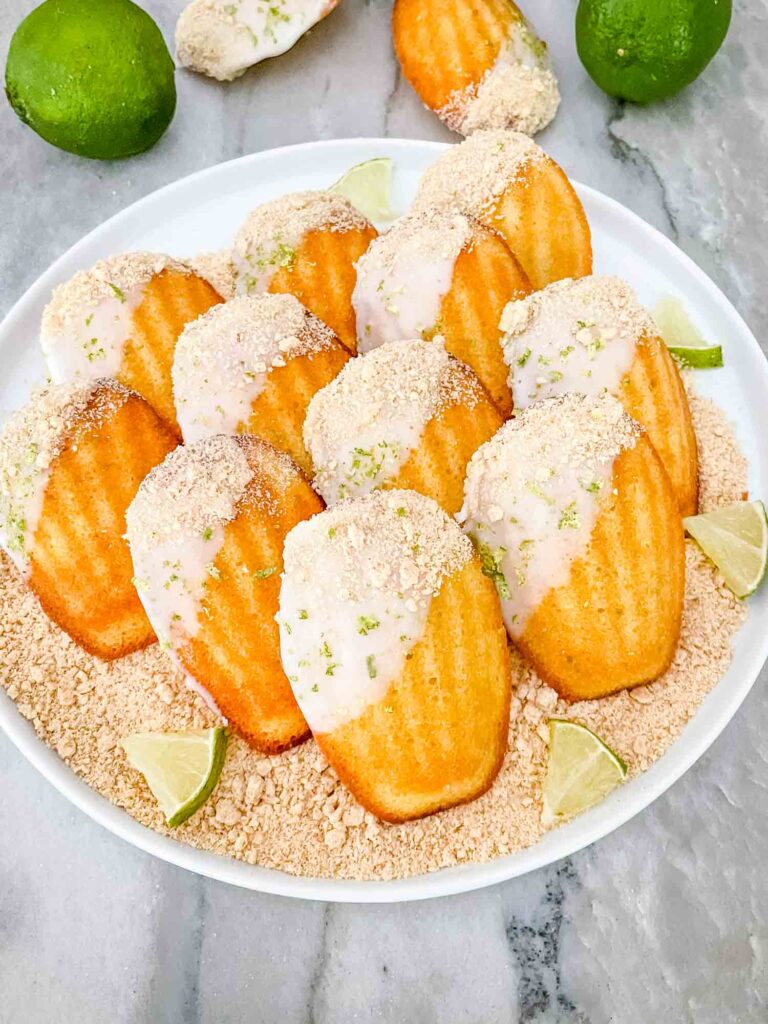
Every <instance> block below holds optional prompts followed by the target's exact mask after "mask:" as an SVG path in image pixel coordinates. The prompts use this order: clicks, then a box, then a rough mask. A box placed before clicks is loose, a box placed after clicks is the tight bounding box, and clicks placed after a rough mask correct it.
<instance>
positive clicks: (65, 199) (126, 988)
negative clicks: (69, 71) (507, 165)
mask: <svg viewBox="0 0 768 1024" xmlns="http://www.w3.org/2000/svg"><path fill="white" fill-rule="evenodd" d="M144 5H145V6H146V7H147V9H149V10H150V11H151V13H152V14H153V15H154V16H155V17H156V18H157V19H158V21H159V22H160V24H161V26H162V27H163V29H164V31H165V32H166V35H167V37H170V36H171V35H172V31H173V24H174V21H175V17H176V14H177V12H178V10H179V9H180V7H181V0H144ZM31 6H32V3H31V0H5V3H4V4H3V5H2V6H1V7H0V39H2V46H0V51H2V52H5V49H6V46H7V41H8V39H9V38H10V34H11V32H12V30H13V28H14V27H15V25H16V23H17V22H18V20H19V19H20V17H21V16H22V15H23V14H24V13H26V12H27V10H29V9H30V7H31ZM390 6H391V5H390V2H389V0H344V3H343V4H342V6H341V8H340V9H339V10H338V11H337V12H336V13H335V14H334V15H333V16H332V17H331V18H329V19H328V20H327V21H326V22H324V23H323V24H321V25H320V26H318V27H317V28H316V29H315V30H314V31H313V32H312V33H311V34H310V35H309V36H308V37H307V38H305V39H304V40H303V41H302V42H301V43H300V44H299V45H298V46H297V47H296V48H295V50H294V51H292V52H291V53H290V54H288V55H286V56H285V57H283V58H279V59H277V60H275V61H272V62H271V63H269V64H267V65H262V66H261V67H260V68H258V69H256V70H255V71H253V72H252V73H250V74H248V75H247V76H246V77H245V78H243V79H242V80H240V81H239V82H236V83H234V84H232V85H229V86H222V85H217V84H214V83H211V82H208V81H204V80H201V79H199V78H196V77H194V76H192V75H189V74H186V73H180V74H179V110H178V114H177V117H176V120H175V122H174V124H173V126H172V128H171V130H170V132H169V133H168V134H167V136H166V137H165V138H164V139H163V140H162V141H161V142H160V144H159V145H158V146H157V147H156V148H155V149H154V150H153V151H151V152H150V153H148V154H145V155H144V156H142V157H139V158H136V159H134V160H131V161H126V162H122V163H116V164H97V163H88V162H84V161H81V160H78V159H77V158H75V157H71V156H68V155H67V154H64V153H60V152H58V151H57V150H55V149H52V148H50V147H48V146H46V145H45V144H44V143H42V142H40V141H39V140H38V139H37V138H36V137H35V136H34V135H33V134H32V133H31V132H29V131H27V130H24V129H23V128H22V127H21V126H20V125H19V123H18V122H17V120H16V118H15V117H14V116H13V114H12V113H11V112H10V110H9V109H8V108H7V106H6V105H5V104H0V171H1V172H2V177H1V178H0V180H1V181H2V185H1V186H0V191H1V193H2V197H3V200H4V201H3V204H2V220H0V235H1V237H2V245H1V246H0V312H4V311H6V310H7V309H8V308H9V307H10V305H11V304H12V302H13V301H14V300H15V299H16V298H17V297H18V296H19V295H20V294H21V292H22V291H23V290H24V288H26V287H27V286H28V285H29V284H31V283H32V281H33V280H34V279H35V278H36V277H37V275H38V274H39V273H40V272H41V271H42V270H44V269H45V267H46V266H47V265H48V264H49V263H50V262H51V260H52V259H54V258H55V257H56V256H58V255H59V254H60V253H61V252H62V251H63V250H64V249H65V248H66V247H68V246H69V245H71V244H72V243H73V242H75V241H76V240H77V239H78V238H79V237H80V236H81V235H82V234H83V233H84V232H86V231H88V230H90V229H91V228H93V227H94V226H96V225H97V224H98V223H100V222H101V221H102V220H103V219H105V218H106V217H108V216H110V215H111V214H112V213H114V212H116V211H117V210H119V209H121V208H122V207H124V206H126V205H127V204H129V203H131V202H133V201H134V200H135V199H137V198H139V197H140V196H142V195H145V194H146V193H148V192H150V191H152V190H153V189H155V188H157V187H159V186H161V185H164V184H166V183H167V182H169V181H172V180H174V179H175V178H177V177H180V176H182V175H184V174H188V173H190V172H192V171H194V170H197V169H199V168H202V167H207V166H209V165H211V164H214V163H217V162H219V161H221V160H226V159H229V158H231V157H235V156H239V155H241V154H243V153H248V152H252V151H255V150H259V149H264V148H268V147H271V146H276V145H282V144H287V143H292V142H300V141H305V140H308V139H317V138H334V137H344V136H354V135H392V136H406V137H420V138H432V139H447V138H449V134H448V133H447V131H445V130H444V129H443V128H442V127H441V126H440V125H439V123H438V122H437V121H436V120H435V119H434V118H433V117H432V116H431V115H430V114H429V113H427V112H426V111H425V110H423V109H422V108H421V106H420V105H419V103H418V102H417V100H416V99H415V97H414V96H413V94H412V93H411V91H410V89H409V87H408V85H407V83H405V82H403V80H402V78H401V76H400V75H399V73H398V71H397V66H396V63H395V61H394V58H393V55H392V52H391V46H390V39H389V30H388V20H389V11H390ZM537 7H538V9H536V8H537ZM735 7H736V10H735V16H734V24H733V27H732V30H731V33H730V35H729V38H728V40H727V43H726V45H725V47H724V49H723V51H722V52H721V53H720V54H719V55H718V57H717V59H716V60H715V61H714V63H713V64H712V65H711V66H710V68H709V69H708V71H707V73H706V75H705V76H704V77H703V78H702V79H701V80H700V81H699V82H697V83H696V84H695V85H693V86H692V87H691V88H689V89H688V90H687V91H686V92H685V93H683V94H682V95H681V96H679V97H677V98H676V99H674V100H672V101H670V102H667V103H665V104H662V105H658V106H655V107H649V108H640V107H632V106H629V105H627V106H624V105H622V104H618V103H615V102H613V101H611V100H609V99H608V98H607V97H605V96H603V95H602V94H601V93H599V92H598V90H597V89H596V88H594V86H593V85H592V84H591V82H590V81H589V80H588V78H587V77H586V75H585V74H584V72H583V70H582V68H581V65H580V64H579V61H578V58H577V56H576V52H575V47H574V42H573V33H572V16H573V11H574V8H575V4H574V3H573V0H540V3H539V4H538V5H532V4H529V5H528V12H529V14H530V15H531V16H532V17H533V19H534V21H535V23H536V25H537V27H538V28H539V30H540V31H541V33H542V35H543V36H544V37H545V38H546V39H547V40H548V41H549V42H550V45H551V48H552V51H553V55H554V59H555V63H556V66H557V70H558V73H559V76H560V81H561V86H562V91H563V95H564V101H563V106H562V109H561V111H560V114H559V116H558V118H557V120H556V122H555V123H554V125H553V126H552V127H551V128H550V129H548V130H547V132H546V133H545V134H544V135H543V136H542V137H541V141H542V143H543V144H544V145H545V146H546V147H547V148H548V149H549V150H550V151H551V152H552V153H553V155H554V156H555V157H556V158H557V159H558V160H559V161H560V162H561V163H562V164H563V165H564V166H565V167H566V168H567V169H568V171H569V172H570V173H571V174H572V175H573V176H574V177H576V178H578V179H580V180H582V181H584V182H586V183H588V184H591V185H594V186H596V187H597V188H599V189H602V190H603V191H605V192H607V193H608V194H610V195H612V196H614V197H615V198H617V199H618V200H620V201H621V202H623V203H625V204H626V205H628V206H629V207H631V208H632V209H634V210H636V211H637V212H638V213H639V214H640V215H641V216H643V217H644V218H646V220H648V221H650V222H651V223H652V224H654V225H656V226H657V227H658V228H660V229H661V230H662V231H663V232H665V233H666V234H667V235H669V236H670V237H672V238H674V240H675V241H676V242H677V243H678V244H679V245H681V246H682V247H683V248H684V249H685V250H686V251H687V252H689V253H690V254H691V255H692V256H693V258H694V259H695V260H696V261H697V262H698V263H700V265H701V266H702V267H703V268H704V269H705V270H706V271H707V272H708V273H709V274H710V275H711V276H712V277H713V278H714V279H715V280H716V281H717V282H718V284H720V285H721V287H722V288H723V289H724V290H725V291H726V293H727V294H728V295H729V297H730V298H731V299H732V300H733V301H734V302H735V304H736V305H737V307H738V308H739V310H740V311H741V312H742V314H743V315H744V316H745V317H746V319H747V320H748V322H749V323H750V324H751V326H752V327H753V329H754V330H755V332H756V333H757V335H758V337H759V338H761V339H762V338H764V337H765V336H766V331H767V330H768V312H766V306H765V302H764V299H763V292H764V282H765V280H766V279H768V255H767V254H766V246H765V243H764V239H763V237H761V235H762V231H761V227H762V221H764V218H765V195H766V186H768V174H767V173H766V155H767V153H766V141H765V140H766V137H768V65H767V64H766V62H765V58H764V54H765V52H766V44H768V2H767V0H738V2H737V3H736V4H735ZM766 683H768V675H766V673H765V672H764V673H763V677H762V679H761V680H760V681H759V682H758V684H757V685H756V686H755V688H754V690H753V691H752V694H751V696H750V697H749V699H748V700H747V701H746V703H745V705H744V706H743V707H742V709H741V710H740V712H739V713H738V714H737V716H736V718H735V719H734V721H733V722H732V723H731V725H730V726H729V727H728V729H727V730H726V732H725V733H724V734H723V736H722V737H721V738H720V739H719V740H718V741H717V742H716V743H715V744H714V746H713V747H712V748H711V749H710V751H709V752H708V753H707V754H706V756H705V757H703V758H702V759H701V761H699V763H698V764H697V765H696V766H695V767H694V768H693V769H692V770H691V771H690V772H689V773H688V774H687V775H686V776H685V777H684V778H683V779H682V780H681V781H680V782H679V783H677V785H675V786H674V787H673V788H672V790H671V791H670V792H668V793H667V794H666V795H665V796H664V797H662V798H661V799H659V800H658V801H657V802H656V803H655V804H654V805H653V806H652V807H651V808H650V809H648V810H647V811H646V812H645V813H644V814H642V815H641V816H640V817H639V818H636V819H635V820H634V821H632V822H630V823H628V824H627V825H625V826H624V827H623V828H622V829H620V830H619V831H618V832H616V833H614V834H613V835H611V836H609V837H608V838H606V839H605V840H603V841H602V842H601V843H599V844H597V845H596V846H595V847H593V848H591V849H589V850H586V851H584V852H582V853H581V854H579V855H577V856H576V857H573V858H572V859H570V860H568V861H565V862H562V863H560V864H557V865H553V866H552V867H550V868H548V869H546V870H543V871H540V872H537V873H535V874H533V875H529V876H527V877H525V878H522V879H518V880H515V881H512V882H509V883H507V884H505V885H500V886H496V887H494V888H492V889H489V890H486V891H483V892H479V893H474V894H469V895H466V896H460V897H455V898H451V899H444V900H438V901H434V902H430V903H425V904H414V905H400V906H389V907H387V906H383V907H355V906H342V905H331V906H324V905H321V904H315V903H306V902H303V903H302V902H294V901H289V900H284V899H280V898H277V897H270V896H262V895H259V894H254V893H247V892H243V891H240V890H237V889H233V888H229V887H227V886H224V885H221V884H219V883H215V882H209V881H206V880H204V879H200V878H196V877H195V876H193V875H191V874H188V873H186V872H183V871H180V870H178V869H175V868H172V867H170V866H168V865H165V864H163V863H160V862H158V861H155V860H153V859H151V858H150V857H147V856H145V855H143V854H141V853H139V852H138V851H136V850H134V849H132V848H130V847H128V846H126V845H125V844H123V843H122V842H121V841H119V840H118V839H115V838H114V837H112V836H111V835H109V834H108V833H106V832H104V831H103V830H102V829H100V828H99V827H98V826H96V825H95V824H93V823H92V822H91V821H90V820H88V819H87V818H85V817H84V816H83V815H82V814H81V813H80V812H78V811H76V810H75V809H74V808H72V807H71V806H70V805H69V804H67V803H66V802H65V801H64V800H63V798H61V797H59V796H58V794H57V793H55V792H54V791H53V790H52V789H51V788H50V787H49V786H48V784H47V783H45V782H44V781H43V780H42V778H41V777H40V776H38V775H37V773H36V772H35V771H34V770H33V769H32V768H31V767H30V766H29V765H28V764H27V763H26V762H25V761H24V760H23V759H22V758H21V756H20V755H19V754H18V753H17V752H16V751H15V750H14V748H13V747H11V745H10V743H8V741H7V740H5V738H4V737H0V778H1V779H2V801H0V1021H2V1022H3V1024H37V1022H43V1021H45V1022H48V1021H56V1022H57V1024H58V1022H61V1024H70V1022H72V1024H75V1022H76V1024H102V1022H105V1021H115V1022H126V1024H128V1022H130V1024H134V1022H135V1024H164V1022H169V1024H182V1022H183V1024H220V1022H221V1024H223V1022H233V1024H235V1022H241V1021H243V1022H245V1021H247V1022H259V1024H260V1022H264V1024H273V1022H281V1024H282V1022H284V1024H300V1022H301V1024H304V1022H306V1024H348V1022H353V1021H355V1022H357V1021H360V1022H368V1021H371V1022H373V1021H384V1022H391V1024H431V1022H440V1024H444V1022H448V1024H454V1022H466V1024H496V1022H499V1024H501V1022H505V1024H506V1022H517V1021H519V1022H526V1024H527V1022H531V1024H560V1022H562V1024H651V1022H653V1024H662V1022H663V1024H677V1022H692V1024H761V1022H765V1021H766V1020H768V923H767V922H768V884H767V883H766V870H765V863H766V855H767V854H768V815H767V814H766V812H767V811H768V789H767V785H768V754H767V753H766V751H768V744H767V743H766V739H765V738H766V736H768V708H766V699H765V693H766V688H765V687H766Z"/></svg>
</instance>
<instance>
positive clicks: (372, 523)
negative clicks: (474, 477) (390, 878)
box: [279, 491, 511, 821]
mask: <svg viewBox="0 0 768 1024" xmlns="http://www.w3.org/2000/svg"><path fill="white" fill-rule="evenodd" d="M279 621H280V644H281V651H282V658H283V665H284V666H285V670H286V673H287V674H288V676H289V678H290V679H291V682H292V686H293V690H294V693H295V695H296V699H297V700H298V702H299V705H300V706H301V708H302V711H303V712H304V715H305V717H306V719H307V722H308V723H309V726H310V728H311V729H312V732H313V734H314V737H315V739H316V740H317V743H318V744H319V746H320V749H321V750H322V751H323V753H324V754H325V755H326V757H327V758H328V760H329V761H330V763H331V765H332V766H333V768H334V770H335V771H336V772H337V774H338V775H339V777H340V778H341V780H342V782H344V783H345V785H347V786H348V787H349V789H350V790H351V791H352V793H353V795H354V796H355V797H356V798H357V800H358V801H359V802H360V803H361V804H362V805H363V806H364V807H365V808H366V809H367V810H369V811H371V812H372V813H373V814H376V815H377V816H378V817H380V818H383V819H385V820H387V821H407V820H409V819H412V818H418V817H421V816H422V815H425V814H431V813H433V812H434V811H438V810H441V809H442V808H445V807H450V806H453V805H455V804H458V803H462V802H464V801H467V800H472V799H474V798H475V797H476V796H479V795H480V794H481V793H482V792H484V791H485V790H486V789H487V788H488V787H489V786H490V785H491V783H492V782H493V780H494V778H495V776H496V774H497V772H498V770H499V767H500V766H501V762H502V759H503V757H504V752H505V749H506V741H507V731H508V724H509V723H508V720H509V701H510V685H511V683H510V664H509V653H508V649H507V644H506V637H505V634H504V625H503V622H502V618H501V613H500V610H499V604H498V601H497V599H496V596H495V594H494V590H493V586H492V584H491V583H490V581H489V580H487V579H486V578H485V577H484V576H483V574H482V572H481V569H480V565H479V562H478V561H477V559H476V558H475V557H474V555H473V552H472V547H471V545H470V544H469V542H468V541H467V540H466V538H465V537H463V536H462V534H461V531H460V530H459V528H458V527H457V526H456V524H455V523H454V522H453V521H452V520H450V519H449V518H448V516H446V514H445V513H444V512H442V511H441V510H440V509H439V508H438V507H437V505H435V503H434V502H432V501H430V500H429V499H427V498H424V497H422V496H421V495H418V494H416V493H414V492H412V491H387V492H377V493H374V494H369V495H367V496H366V497H363V498H359V499H354V500H350V501H345V502H342V503H341V504H340V505H337V506H336V507H335V508H333V509H329V510H328V511H326V512H324V513H323V514H322V515H319V516H315V517H314V518H313V519H311V520H310V521H308V522H306V523H302V524H300V525H299V526H297V527H296V528H295V529H294V530H293V531H292V532H291V533H290V534H289V535H288V537H287V538H286V545H285V575H284V578H283V583H282V588H281V592H280V614H279Z"/></svg>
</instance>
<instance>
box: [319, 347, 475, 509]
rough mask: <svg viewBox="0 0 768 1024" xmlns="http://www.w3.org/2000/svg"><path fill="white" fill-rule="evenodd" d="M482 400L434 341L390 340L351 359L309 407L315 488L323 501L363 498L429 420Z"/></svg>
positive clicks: (391, 472)
mask: <svg viewBox="0 0 768 1024" xmlns="http://www.w3.org/2000/svg"><path fill="white" fill-rule="evenodd" d="M481 397H482V388H481V386H480V384H479V382H478V380H477V378H476V377H475V376H474V374H473V373H472V371H471V370H469V368H468V367H466V366H465V365H464V364H463V363H460V362H459V361H458V360H456V359H453V358H452V357H451V356H449V355H448V353H447V352H446V351H445V348H444V347H443V345H442V344H441V343H440V340H439V339H435V341H431V342H426V341H392V342H388V343H387V344H386V345H381V346H380V347H379V348H376V349H374V350H373V351H371V352H368V353H367V354H366V355H364V356H358V358H357V359H352V360H350V361H349V362H348V363H347V364H346V366H345V367H344V369H343V370H342V371H341V373H340V374H339V375H338V376H337V377H336V378H335V379H334V380H333V381H331V383H330V384H327V385H326V386H325V387H324V388H321V390H320V391H318V392H317V394H316V395H315V396H314V397H313V398H312V401H311V402H310V403H309V407H308V409H307V417H306V419H305V421H304V443H305V445H306V447H307V450H308V452H309V454H310V457H311V459H312V464H313V466H314V467H315V480H314V485H315V487H316V489H317V490H318V491H319V493H320V494H321V495H322V496H323V498H324V499H325V501H326V502H328V503H331V502H334V501H339V500H340V499H343V498H348V497H352V496H354V495H360V494H367V493H368V492H369V491H371V490H373V489H374V488H375V487H378V486H380V485H381V484H382V483H384V482H386V481H387V480H390V479H392V477H393V476H395V474H396V473H397V471H398V470H399V468H400V467H401V466H402V465H403V463H404V462H405V461H406V459H407V458H408V455H409V454H410V452H411V451H412V450H413V449H414V448H415V447H416V446H417V445H418V443H419V439H420V438H421V435H422V433H423V431H424V428H425V427H426V425H427V423H428V422H429V421H430V420H431V419H433V418H434V417H435V416H437V415H439V413H440V412H441V411H442V410H443V409H445V408H446V407H448V406H450V405H457V404H462V405H465V406H466V407H467V408H470V409H471V408H472V407H473V406H474V405H476V404H477V402H478V401H479V400H480V398H481Z"/></svg>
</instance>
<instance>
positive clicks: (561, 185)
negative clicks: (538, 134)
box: [415, 131, 592, 288]
mask: <svg viewBox="0 0 768 1024" xmlns="http://www.w3.org/2000/svg"><path fill="white" fill-rule="evenodd" d="M425 206H436V207H440V208H443V209H446V208H455V209H457V210H461V211H462V212H463V213H466V214H468V215H469V216H471V217H475V218H476V219H477V220H479V221H481V222H482V223H483V224H485V225H486V226H487V227H489V228H493V229H495V230H496V231H498V232H499V234H501V235H502V237H503V238H504V240H505V241H506V242H507V245H508V246H509V247H510V249H511V250H512V252H513V253H514V254H515V256H516V257H517V259H518V260H519V262H520V264H521V266H522V268H523V270H524V271H525V273H526V274H527V275H528V278H529V280H530V282H531V284H532V285H533V287H534V288H543V287H544V286H545V285H547V284H550V282H552V281H559V280H560V279H561V278H563V277H583V276H584V275H585V274H591V273H592V239H591V234H590V230H589V224H588V223H587V218H586V215H585V213H584V209H583V207H582V205H581V202H580V200H579V197H578V196H577V195H576V192H575V190H574V188H573V185H571V183H570V181H569V180H568V178H567V177H566V175H565V173H564V172H563V170H562V168H560V167H559V166H558V165H557V164H556V163H555V161H554V160H553V159H552V158H551V157H549V156H547V154H546V153H545V152H544V150H543V149H541V147H540V146H537V145H536V143H535V142H533V141H532V140H531V139H530V138H529V137H528V136H527V135H523V134H522V133H520V132H514V131H478V132H475V133H474V134H473V135H472V136H471V137H470V138H468V139H467V140H466V141H465V142H462V143H461V144H460V145H458V146H452V147H451V148H450V149H449V150H448V151H447V152H446V153H445V154H444V155H443V156H441V157H440V158H439V159H438V160H437V162H436V163H434V164H433V165H432V167H430V168H428V169H427V171H426V172H425V174H424V176H423V178H422V180H421V184H420V186H419V191H418V193H417V196H416V203H415V208H416V209H422V208H423V207H425Z"/></svg>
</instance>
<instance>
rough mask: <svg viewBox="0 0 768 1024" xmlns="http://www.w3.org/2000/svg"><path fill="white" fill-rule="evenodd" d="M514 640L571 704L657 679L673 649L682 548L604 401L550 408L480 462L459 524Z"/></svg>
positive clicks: (644, 457)
mask: <svg viewBox="0 0 768 1024" xmlns="http://www.w3.org/2000/svg"><path fill="white" fill-rule="evenodd" d="M462 520H463V521H464V523H465V529H466V530H467V531H468V532H469V533H470V534H471V536H472V538H473V540H474V542H475V544H476V546H477V548H478V552H479V554H480V557H481V559H482V561H483V566H484V569H485V571H486V573H487V574H488V576H489V577H490V578H491V579H493V580H494V582H495V583H496V587H497V590H498V593H499V597H500V598H501V602H502V609H503V613H504V620H505V622H506V625H507V629H508V630H509V633H510V636H511V637H512V639H513V640H514V642H515V644H516V645H517V646H518V647H519V648H520V650H521V651H522V652H523V654H524V655H525V656H526V657H527V658H528V659H529V660H530V661H531V663H532V664H533V666H534V667H535V668H536V671H537V672H538V673H539V675H540V676H541V677H542V678H543V679H544V680H545V681H546V682H548V683H549V684H550V685H551V686H553V687H555V689H557V690H558V692H559V693H560V694H561V695H562V696H564V697H566V698H567V699H569V700H582V699H592V698H596V697H603V696H606V695H607V694H610V693H614V692H615V691H617V690H621V689H625V688H627V687H631V686H636V685H639V684H641V683H647V682H649V681H651V680H653V679H656V678H658V676H660V675H661V674H662V673H663V672H664V671H665V670H666V669H667V668H668V666H669V664H670V662H671V660H672V657H673V655H674V652H675V648H676V646H677V642H678V639H679V634H680V623H681V617H682V610H683V591H684V582H685V550H684V535H683V527H682V520H681V516H680V511H679V509H678V507H677V501H676V498H675V494H674V491H673V489H672V486H671V484H670V482H669V478H668V476H667V474H666V472H665V471H664V468H663V466H662V464H661V461H660V460H659V457H658V455H657V454H656V451H655V449H654V447H653V445H652V444H651V443H650V441H649V440H648V438H647V436H646V434H645V432H644V431H643V430H642V428H641V427H640V426H639V424H637V423H636V422H635V421H634V420H632V419H630V417H629V416H627V414H626V413H625V412H624V410H623V409H622V407H621V405H620V403H619V402H618V401H617V400H616V399H615V398H613V397H612V396H610V395H608V394H602V395H599V396H586V395H578V394H574V393H570V394H566V395H562V396H560V397H558V398H549V399H544V400H543V401H540V402H537V403H536V404H535V405H532V406H531V407H530V408H529V409H526V410H524V411H523V412H522V414H520V415H518V416H517V417H516V418H515V419H514V420H510V421H509V422H507V423H506V424H505V425H504V426H503V427H502V429H501V430H500V431H499V432H498V434H497V435H496V436H495V437H494V438H493V439H492V440H491V441H489V442H488V444H486V445H484V446H483V447H482V448H481V449H479V451H478V452H477V453H476V455H475V456H474V458H473V459H472V461H471V462H470V465H469V469H468V472H467V484H466V502H465V506H464V509H463V511H462Z"/></svg>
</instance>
